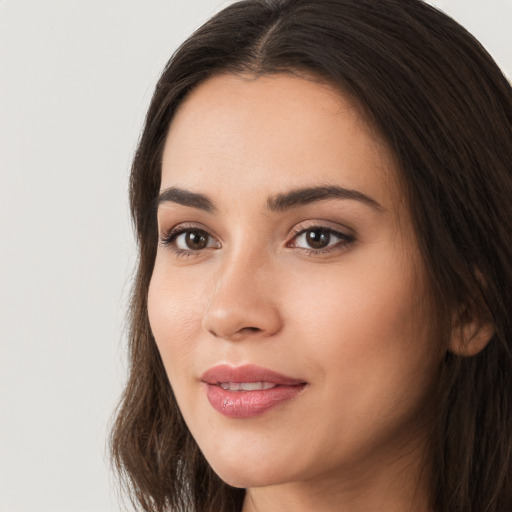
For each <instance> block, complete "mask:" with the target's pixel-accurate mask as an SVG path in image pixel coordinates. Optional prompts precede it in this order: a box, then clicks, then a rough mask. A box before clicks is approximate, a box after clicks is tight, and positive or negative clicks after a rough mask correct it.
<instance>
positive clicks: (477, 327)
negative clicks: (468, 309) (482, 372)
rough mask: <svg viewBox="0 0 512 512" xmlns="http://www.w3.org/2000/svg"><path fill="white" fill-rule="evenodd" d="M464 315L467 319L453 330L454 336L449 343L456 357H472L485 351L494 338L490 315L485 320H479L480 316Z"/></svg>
mask: <svg viewBox="0 0 512 512" xmlns="http://www.w3.org/2000/svg"><path fill="white" fill-rule="evenodd" d="M469 316H470V315H467V314H466V315H462V316H461V318H464V317H465V319H464V320H463V321H462V325H461V322H459V325H456V326H454V327H453V329H452V335H451V338H450V343H449V347H448V348H449V350H450V352H452V353H453V354H455V355H458V356H462V357H470V356H474V355H476V354H478V353H479V352H480V351H481V350H483V349H484V348H485V347H486V346H487V343H489V341H490V339H491V338H492V337H493V335H494V332H495V329H494V324H493V322H492V321H491V320H490V319H489V316H488V315H485V318H479V316H478V315H475V314H473V315H471V317H470V318H468V317H469Z"/></svg>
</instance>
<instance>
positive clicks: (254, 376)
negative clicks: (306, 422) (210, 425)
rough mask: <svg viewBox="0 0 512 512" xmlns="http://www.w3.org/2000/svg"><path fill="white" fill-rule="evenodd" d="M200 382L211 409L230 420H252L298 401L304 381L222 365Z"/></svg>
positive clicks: (253, 368)
mask: <svg viewBox="0 0 512 512" xmlns="http://www.w3.org/2000/svg"><path fill="white" fill-rule="evenodd" d="M201 381H202V382H204V383H205V384H206V396H207V397H208V400H209V402H210V404H211V405H212V407H213V408H214V409H215V410H216V411H218V412H220V413H221V414H223V415H224V416H227V417H229V418H252V417H254V416H259V415H260V414H263V413H265V412H266V411H268V410H269V409H271V408H272V407H275V406H276V405H279V404H282V403H284V402H286V401H288V400H291V399H293V398H295V397H296V396H297V395H298V394H299V393H300V392H301V391H302V390H303V389H304V387H305V386H306V383H305V382H304V381H301V380H298V379H294V378H291V377H286V376H285V375H281V374H279V373H276V372H274V371H272V370H269V369H267V368H262V367H261V366H255V365H245V366H238V367H232V366H228V365H220V366H215V367H213V368H210V369H209V370H208V371H206V372H205V373H204V374H203V375H202V377H201Z"/></svg>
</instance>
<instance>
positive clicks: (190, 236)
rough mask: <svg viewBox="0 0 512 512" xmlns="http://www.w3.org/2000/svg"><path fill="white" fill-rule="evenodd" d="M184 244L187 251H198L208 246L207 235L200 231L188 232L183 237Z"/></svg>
mask: <svg viewBox="0 0 512 512" xmlns="http://www.w3.org/2000/svg"><path fill="white" fill-rule="evenodd" d="M185 243H186V244H187V247H188V248H189V249H192V250H194V251H199V250H201V249H204V248H206V246H207V245H208V235H206V234H205V233H202V232H200V231H189V232H188V233H187V234H186V236H185Z"/></svg>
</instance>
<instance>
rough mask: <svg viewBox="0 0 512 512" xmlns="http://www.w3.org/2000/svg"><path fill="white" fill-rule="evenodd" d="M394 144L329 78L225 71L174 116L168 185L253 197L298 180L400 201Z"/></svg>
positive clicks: (165, 163)
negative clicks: (391, 147)
mask: <svg viewBox="0 0 512 512" xmlns="http://www.w3.org/2000/svg"><path fill="white" fill-rule="evenodd" d="M396 182H397V179H396V171H395V166H394V163H393V158H392V155H391V152H390V151H389V149H388V147H387V146H386V144H385V143H384V142H383V140H382V138H381V137H380V136H379V134H378V133H377V131H376V130H375V129H373V127H372V126H371V125H370V124H369V123H367V122H366V120H365V119H364V116H363V115H362V113H361V109H360V108H358V106H357V105H356V104H355V103H354V102H353V101H351V100H350V99H349V98H348V97H346V96H345V95H343V94H341V93H340V92H339V91H338V90H336V89H334V88H333V87H331V86H330V85H328V84H326V83H324V82H320V81H318V80H313V79H309V78H305V77H299V76H297V75H294V74H291V73H280V74H275V75H263V76H261V77H258V78H254V77H247V76H239V75H232V74H225V75H219V76H215V77H212V78H210V79H208V80H206V81H205V82H203V83H202V84H200V85H199V86H198V87H196V88H195V89H194V90H193V91H192V92H191V93H190V94H189V96H188V97H187V98H186V100H185V101H184V102H183V104H182V105H181V106H180V108H179V109H178V111H177V113H176V115H175V117H174V119H173V122H172V123H171V126H170V129H169V133H168V136H167V140H166V144H165V148H164V154H163V160H162V187H161V188H162V189H165V188H167V187H170V186H183V187H185V188H189V189H192V190H194V191H196V190H197V191H204V189H205V188H208V192H212V193H214V194H215V193H219V194H222V193H223V192H226V191H227V190H228V189H233V188H234V187H235V186H236V187H238V189H239V191H240V193H241V194H243V193H246V194H248V195H254V194H255V191H257V190H262V189H265V188H266V189H268V190H267V192H268V193H269V194H270V193H276V192H277V193H278V192H280V191H284V190H285V189H287V188H290V187H291V185H294V187H299V186H304V187H307V186H317V185H318V184H323V185H329V184H333V185H339V186H344V187H348V188H355V189H363V190H364V192H365V193H367V194H368V195H374V196H376V199H377V201H379V202H380V203H381V204H382V203H386V204H387V206H388V207H390V206H391V205H392V204H396V202H397V200H399V199H400V194H399V193H398V187H397V186H396Z"/></svg>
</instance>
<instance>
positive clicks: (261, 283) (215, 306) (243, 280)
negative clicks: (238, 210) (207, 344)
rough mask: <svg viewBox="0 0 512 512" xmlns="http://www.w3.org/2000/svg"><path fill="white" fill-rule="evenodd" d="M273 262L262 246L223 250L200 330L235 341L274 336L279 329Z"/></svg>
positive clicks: (247, 245) (248, 244)
mask: <svg viewBox="0 0 512 512" xmlns="http://www.w3.org/2000/svg"><path fill="white" fill-rule="evenodd" d="M272 268H273V262H272V257H271V255H270V254H269V252H268V250H267V248H266V247H265V245H264V244H255V243H254V240H253V242H252V243H246V244H244V243H240V244H237V245H236V246H233V247H232V248H230V249H226V251H225V255H223V257H222V261H221V262H219V266H218V267H217V268H216V269H215V270H214V272H215V274H216V275H215V276H214V280H215V283H214V286H213V287H212V289H213V291H212V294H211V296H210V298H209V303H208V306H207V310H206V312H205V316H204V319H203V327H204V328H205V329H206V330H207V331H209V332H210V333H212V334H213V335H215V336H216V337H220V338H225V339H230V340H238V339H243V338H245V337H248V336H249V337H255V336H257V337H265V336H271V335H272V334H275V333H276V332H277V331H278V330H279V329H280V326H281V319H280V315H279V310H278V305H277V303H278V301H277V296H276V289H275V287H274V286H273V281H274V277H275V276H274V275H273V274H274V272H273V270H272Z"/></svg>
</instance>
